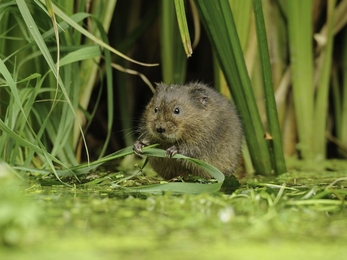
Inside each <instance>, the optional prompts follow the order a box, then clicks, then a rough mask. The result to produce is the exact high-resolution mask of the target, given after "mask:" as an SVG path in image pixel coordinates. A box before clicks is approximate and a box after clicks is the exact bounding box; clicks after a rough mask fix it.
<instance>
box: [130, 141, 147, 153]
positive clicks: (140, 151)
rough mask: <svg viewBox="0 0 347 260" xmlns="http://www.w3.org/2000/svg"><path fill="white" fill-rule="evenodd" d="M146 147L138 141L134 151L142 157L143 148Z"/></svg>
mask: <svg viewBox="0 0 347 260" xmlns="http://www.w3.org/2000/svg"><path fill="white" fill-rule="evenodd" d="M143 147H145V144H144V143H142V142H141V141H139V140H136V141H135V143H134V145H133V151H134V153H135V154H137V155H142V148H143Z"/></svg>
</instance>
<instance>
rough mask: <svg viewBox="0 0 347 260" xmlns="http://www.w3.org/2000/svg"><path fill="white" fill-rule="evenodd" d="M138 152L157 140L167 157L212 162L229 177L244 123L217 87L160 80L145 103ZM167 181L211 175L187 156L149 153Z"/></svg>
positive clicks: (152, 162)
mask: <svg viewBox="0 0 347 260" xmlns="http://www.w3.org/2000/svg"><path fill="white" fill-rule="evenodd" d="M139 132H140V136H139V140H138V141H136V142H135V144H134V151H135V152H137V153H141V149H142V147H144V146H146V145H149V144H155V143H158V144H159V148H162V149H165V150H167V155H168V157H171V156H172V155H174V154H175V153H180V154H183V155H186V156H189V157H192V158H196V159H200V160H202V161H205V162H207V163H209V164H212V165H213V166H215V167H216V168H218V169H219V170H220V171H221V172H223V173H224V174H225V175H226V176H228V175H231V174H232V173H233V172H234V171H235V169H236V167H237V164H238V161H239V157H240V151H241V142H242V126H241V122H240V120H239V117H238V115H237V113H236V110H235V108H234V107H233V106H232V105H231V104H230V102H229V101H228V100H227V99H226V98H224V97H223V96H222V95H221V94H219V93H218V92H217V91H215V90H213V89H212V88H209V87H207V86H206V85H204V84H201V83H190V84H187V85H165V84H159V85H158V86H157V90H156V93H155V94H154V96H153V98H152V99H151V101H150V102H149V104H148V105H147V107H146V110H145V112H144V114H143V117H142V122H141V124H140V127H139ZM149 162H150V163H151V165H152V167H153V169H154V170H155V171H156V172H157V173H158V174H159V175H161V176H162V177H163V178H165V179H171V178H174V177H177V176H185V175H187V174H192V175H196V176H201V177H205V178H208V177H210V175H209V174H208V173H207V172H206V171H204V170H202V169H201V168H200V167H198V166H196V165H194V164H192V163H190V162H187V161H186V160H183V159H172V158H158V157H150V158H149Z"/></svg>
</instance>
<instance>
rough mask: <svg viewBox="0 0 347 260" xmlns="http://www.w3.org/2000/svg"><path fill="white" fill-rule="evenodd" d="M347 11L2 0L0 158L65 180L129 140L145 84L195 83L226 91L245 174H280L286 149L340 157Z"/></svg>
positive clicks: (283, 4)
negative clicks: (236, 117) (236, 120)
mask: <svg viewBox="0 0 347 260" xmlns="http://www.w3.org/2000/svg"><path fill="white" fill-rule="evenodd" d="M346 8H347V1H346V0H341V1H312V0H305V1H301V0H290V1H284V0H283V1H282V0H276V1H275V0H273V1H271V0H267V1H260V0H254V1H250V0H249V1H246V0H244V1H238V0H230V1H227V0H216V1H202V0H196V1H178V0H176V1H165V0H156V1H149V0H144V1H137V0H130V1H128V0H127V1H125V0H119V1H116V0H113V1H106V0H98V1H83V0H80V1H78V0H76V1H63V0H57V1H50V0H46V1H43V0H42V1H38V0H37V1H34V0H30V1H24V0H17V1H10V0H4V1H1V2H0V158H1V159H2V160H3V161H5V162H6V163H8V164H9V165H10V166H12V167H13V168H15V169H17V171H18V172H27V171H30V169H33V168H35V169H37V170H48V171H53V172H54V173H55V174H56V175H57V177H58V176H59V172H58V169H68V168H70V167H71V166H78V165H79V164H80V162H82V161H95V160H98V159H100V158H102V157H104V156H105V155H107V154H110V153H112V152H114V151H116V150H119V149H120V148H122V147H124V146H129V145H132V143H133V141H134V138H135V136H134V135H133V130H134V127H136V122H137V119H138V118H139V116H140V114H141V111H142V110H143V108H144V105H145V104H146V102H147V101H148V100H149V98H150V96H151V90H150V89H151V88H152V86H151V82H159V81H164V82H166V83H171V82H175V83H184V82H186V81H189V80H201V81H204V82H207V83H211V84H212V83H213V84H212V85H214V86H215V87H216V88H218V89H219V90H220V91H221V92H222V93H224V94H225V95H230V93H231V96H232V98H233V102H234V103H235V104H236V106H237V108H238V111H239V113H240V115H241V118H242V119H243V122H244V127H245V135H246V141H247V145H245V148H244V160H245V162H246V169H247V171H248V172H249V173H254V172H256V173H260V174H264V175H269V174H272V173H277V174H279V173H283V172H284V171H285V170H286V167H285V163H284V159H283V158H284V157H286V158H289V157H296V158H299V159H305V160H308V161H313V162H315V161H321V160H324V159H326V158H327V157H339V158H345V156H346V150H347V149H346V147H347V130H346V129H347V109H346V104H347V102H346V99H347V91H346V87H345V85H346V82H347V81H346V75H347V70H346V67H347V66H346V57H347V56H346V53H347V51H346V47H345V46H347V45H346V44H345V41H346V29H345V25H346V21H347V19H346V18H345V15H344V14H345V13H346ZM186 19H187V20H186ZM200 21H201V22H202V23H200ZM185 25H187V26H188V28H187V27H186V26H185ZM264 25H265V26H264ZM188 31H189V33H188ZM190 38H191V39H192V42H193V43H191V42H190ZM182 42H183V43H184V44H182ZM183 46H185V48H183ZM190 51H192V53H190ZM189 55H191V58H189V59H187V56H189ZM229 89H230V91H229ZM264 136H265V137H266V138H264ZM327 141H328V142H327ZM282 143H283V146H282ZM44 172H45V171H44ZM71 174H73V173H71Z"/></svg>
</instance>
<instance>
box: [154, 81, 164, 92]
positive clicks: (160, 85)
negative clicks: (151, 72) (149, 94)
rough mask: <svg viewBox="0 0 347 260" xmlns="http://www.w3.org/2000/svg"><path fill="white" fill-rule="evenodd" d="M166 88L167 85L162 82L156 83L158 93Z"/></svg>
mask: <svg viewBox="0 0 347 260" xmlns="http://www.w3.org/2000/svg"><path fill="white" fill-rule="evenodd" d="M164 86H165V84H164V83H163V82H160V83H157V82H155V90H156V92H158V91H160V90H161V89H163V88H164Z"/></svg>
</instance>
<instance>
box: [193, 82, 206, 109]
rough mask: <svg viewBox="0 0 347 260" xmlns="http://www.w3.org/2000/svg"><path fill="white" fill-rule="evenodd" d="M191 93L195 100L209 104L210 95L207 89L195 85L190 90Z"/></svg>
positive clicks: (204, 104)
mask: <svg viewBox="0 0 347 260" xmlns="http://www.w3.org/2000/svg"><path fill="white" fill-rule="evenodd" d="M190 94H191V96H192V98H193V99H194V100H197V101H198V102H199V103H200V104H202V105H203V106H206V105H207V103H208V101H209V97H208V94H207V92H206V90H205V89H203V88H199V87H195V88H193V89H192V90H191V91H190Z"/></svg>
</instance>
